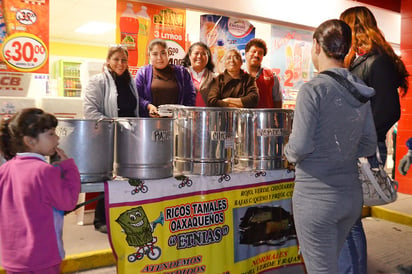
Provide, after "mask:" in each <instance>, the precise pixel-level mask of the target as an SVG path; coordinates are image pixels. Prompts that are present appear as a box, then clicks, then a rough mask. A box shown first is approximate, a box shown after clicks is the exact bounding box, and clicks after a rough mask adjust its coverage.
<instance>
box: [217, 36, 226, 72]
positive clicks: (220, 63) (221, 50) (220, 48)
mask: <svg viewBox="0 0 412 274" xmlns="http://www.w3.org/2000/svg"><path fill="white" fill-rule="evenodd" d="M216 51H217V58H216V65H217V69H218V73H222V72H224V71H225V62H224V60H223V56H224V55H225V51H226V48H225V42H223V40H222V39H219V40H217V46H216Z"/></svg>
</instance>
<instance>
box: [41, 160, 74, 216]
mask: <svg viewBox="0 0 412 274" xmlns="http://www.w3.org/2000/svg"><path fill="white" fill-rule="evenodd" d="M44 175H45V178H46V179H45V182H44V184H45V185H44V190H45V191H46V192H47V193H46V196H45V197H46V199H47V201H48V202H49V203H50V204H51V205H52V206H53V207H54V208H56V209H58V210H64V211H69V210H72V209H73V208H74V207H75V206H76V204H77V200H78V196H79V193H80V187H81V182H80V173H79V170H78V168H77V166H76V164H75V162H74V160H73V159H68V160H65V161H62V162H61V163H59V164H58V165H56V166H52V165H49V166H48V167H47V170H46V171H45V173H44Z"/></svg>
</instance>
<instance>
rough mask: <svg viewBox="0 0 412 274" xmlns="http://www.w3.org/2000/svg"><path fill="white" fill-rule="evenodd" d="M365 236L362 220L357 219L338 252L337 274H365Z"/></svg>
mask: <svg viewBox="0 0 412 274" xmlns="http://www.w3.org/2000/svg"><path fill="white" fill-rule="evenodd" d="M366 265H367V252H366V236H365V231H364V230H363V225H362V220H361V219H360V218H359V219H358V220H357V221H356V223H355V224H354V225H353V227H352V228H351V230H350V232H349V235H348V237H347V238H346V241H345V244H344V246H343V248H342V250H341V252H340V255H339V260H338V266H339V274H366V273H367V272H366V271H367V266H366Z"/></svg>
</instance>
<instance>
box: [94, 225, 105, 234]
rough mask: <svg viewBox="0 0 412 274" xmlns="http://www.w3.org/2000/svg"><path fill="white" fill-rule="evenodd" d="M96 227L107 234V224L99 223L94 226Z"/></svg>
mask: <svg viewBox="0 0 412 274" xmlns="http://www.w3.org/2000/svg"><path fill="white" fill-rule="evenodd" d="M94 229H95V230H97V231H100V232H101V233H105V234H107V226H106V225H99V226H97V225H96V226H94Z"/></svg>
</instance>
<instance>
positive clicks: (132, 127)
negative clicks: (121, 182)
mask: <svg viewBox="0 0 412 274" xmlns="http://www.w3.org/2000/svg"><path fill="white" fill-rule="evenodd" d="M173 121H174V119H172V118H119V119H117V120H116V146H115V147H116V152H115V171H116V174H117V175H120V176H122V177H126V178H133V179H160V178H166V177H171V176H173Z"/></svg>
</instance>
